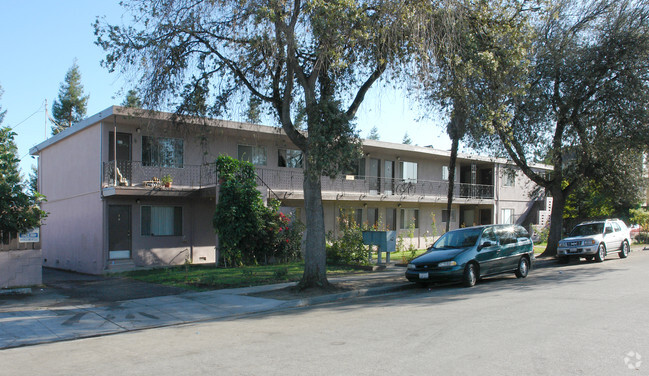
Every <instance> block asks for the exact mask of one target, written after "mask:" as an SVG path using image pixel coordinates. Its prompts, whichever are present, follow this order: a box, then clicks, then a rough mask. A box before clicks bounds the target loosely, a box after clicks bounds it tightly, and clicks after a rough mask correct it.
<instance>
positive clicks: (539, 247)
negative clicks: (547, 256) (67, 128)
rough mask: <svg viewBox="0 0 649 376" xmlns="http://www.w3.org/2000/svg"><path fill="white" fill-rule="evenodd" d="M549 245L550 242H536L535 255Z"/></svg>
mask: <svg viewBox="0 0 649 376" xmlns="http://www.w3.org/2000/svg"><path fill="white" fill-rule="evenodd" d="M547 246H548V243H539V244H534V254H535V255H537V256H538V255H540V254H541V253H543V251H545V248H546V247H547Z"/></svg>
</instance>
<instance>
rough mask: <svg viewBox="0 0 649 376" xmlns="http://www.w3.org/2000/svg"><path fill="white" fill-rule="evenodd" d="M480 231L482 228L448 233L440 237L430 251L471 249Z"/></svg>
mask: <svg viewBox="0 0 649 376" xmlns="http://www.w3.org/2000/svg"><path fill="white" fill-rule="evenodd" d="M482 230H483V229H482V227H478V228H467V229H460V230H453V231H449V232H447V233H446V234H444V235H442V237H441V238H439V239H438V240H437V241H436V242H435V244H433V246H432V247H431V248H430V250H431V251H434V250H436V249H449V248H467V247H472V246H474V245H475V244H476V243H477V242H478V238H479V237H480V234H482Z"/></svg>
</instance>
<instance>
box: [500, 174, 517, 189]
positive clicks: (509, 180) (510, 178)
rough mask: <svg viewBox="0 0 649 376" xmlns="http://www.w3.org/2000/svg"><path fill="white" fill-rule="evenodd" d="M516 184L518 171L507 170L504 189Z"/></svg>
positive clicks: (504, 176)
mask: <svg viewBox="0 0 649 376" xmlns="http://www.w3.org/2000/svg"><path fill="white" fill-rule="evenodd" d="M515 184H516V171H514V170H505V171H504V172H503V187H513V186H514V185H515Z"/></svg>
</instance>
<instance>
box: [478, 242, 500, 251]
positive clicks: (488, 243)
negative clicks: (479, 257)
mask: <svg viewBox="0 0 649 376" xmlns="http://www.w3.org/2000/svg"><path fill="white" fill-rule="evenodd" d="M494 245H496V243H492V242H491V241H490V240H485V241H484V242H482V244H480V246H479V247H478V251H479V250H481V249H482V248H484V247H491V246H494Z"/></svg>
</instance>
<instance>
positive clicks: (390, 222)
mask: <svg viewBox="0 0 649 376" xmlns="http://www.w3.org/2000/svg"><path fill="white" fill-rule="evenodd" d="M385 229H386V230H388V231H393V230H396V229H397V209H392V208H387V209H385Z"/></svg>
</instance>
